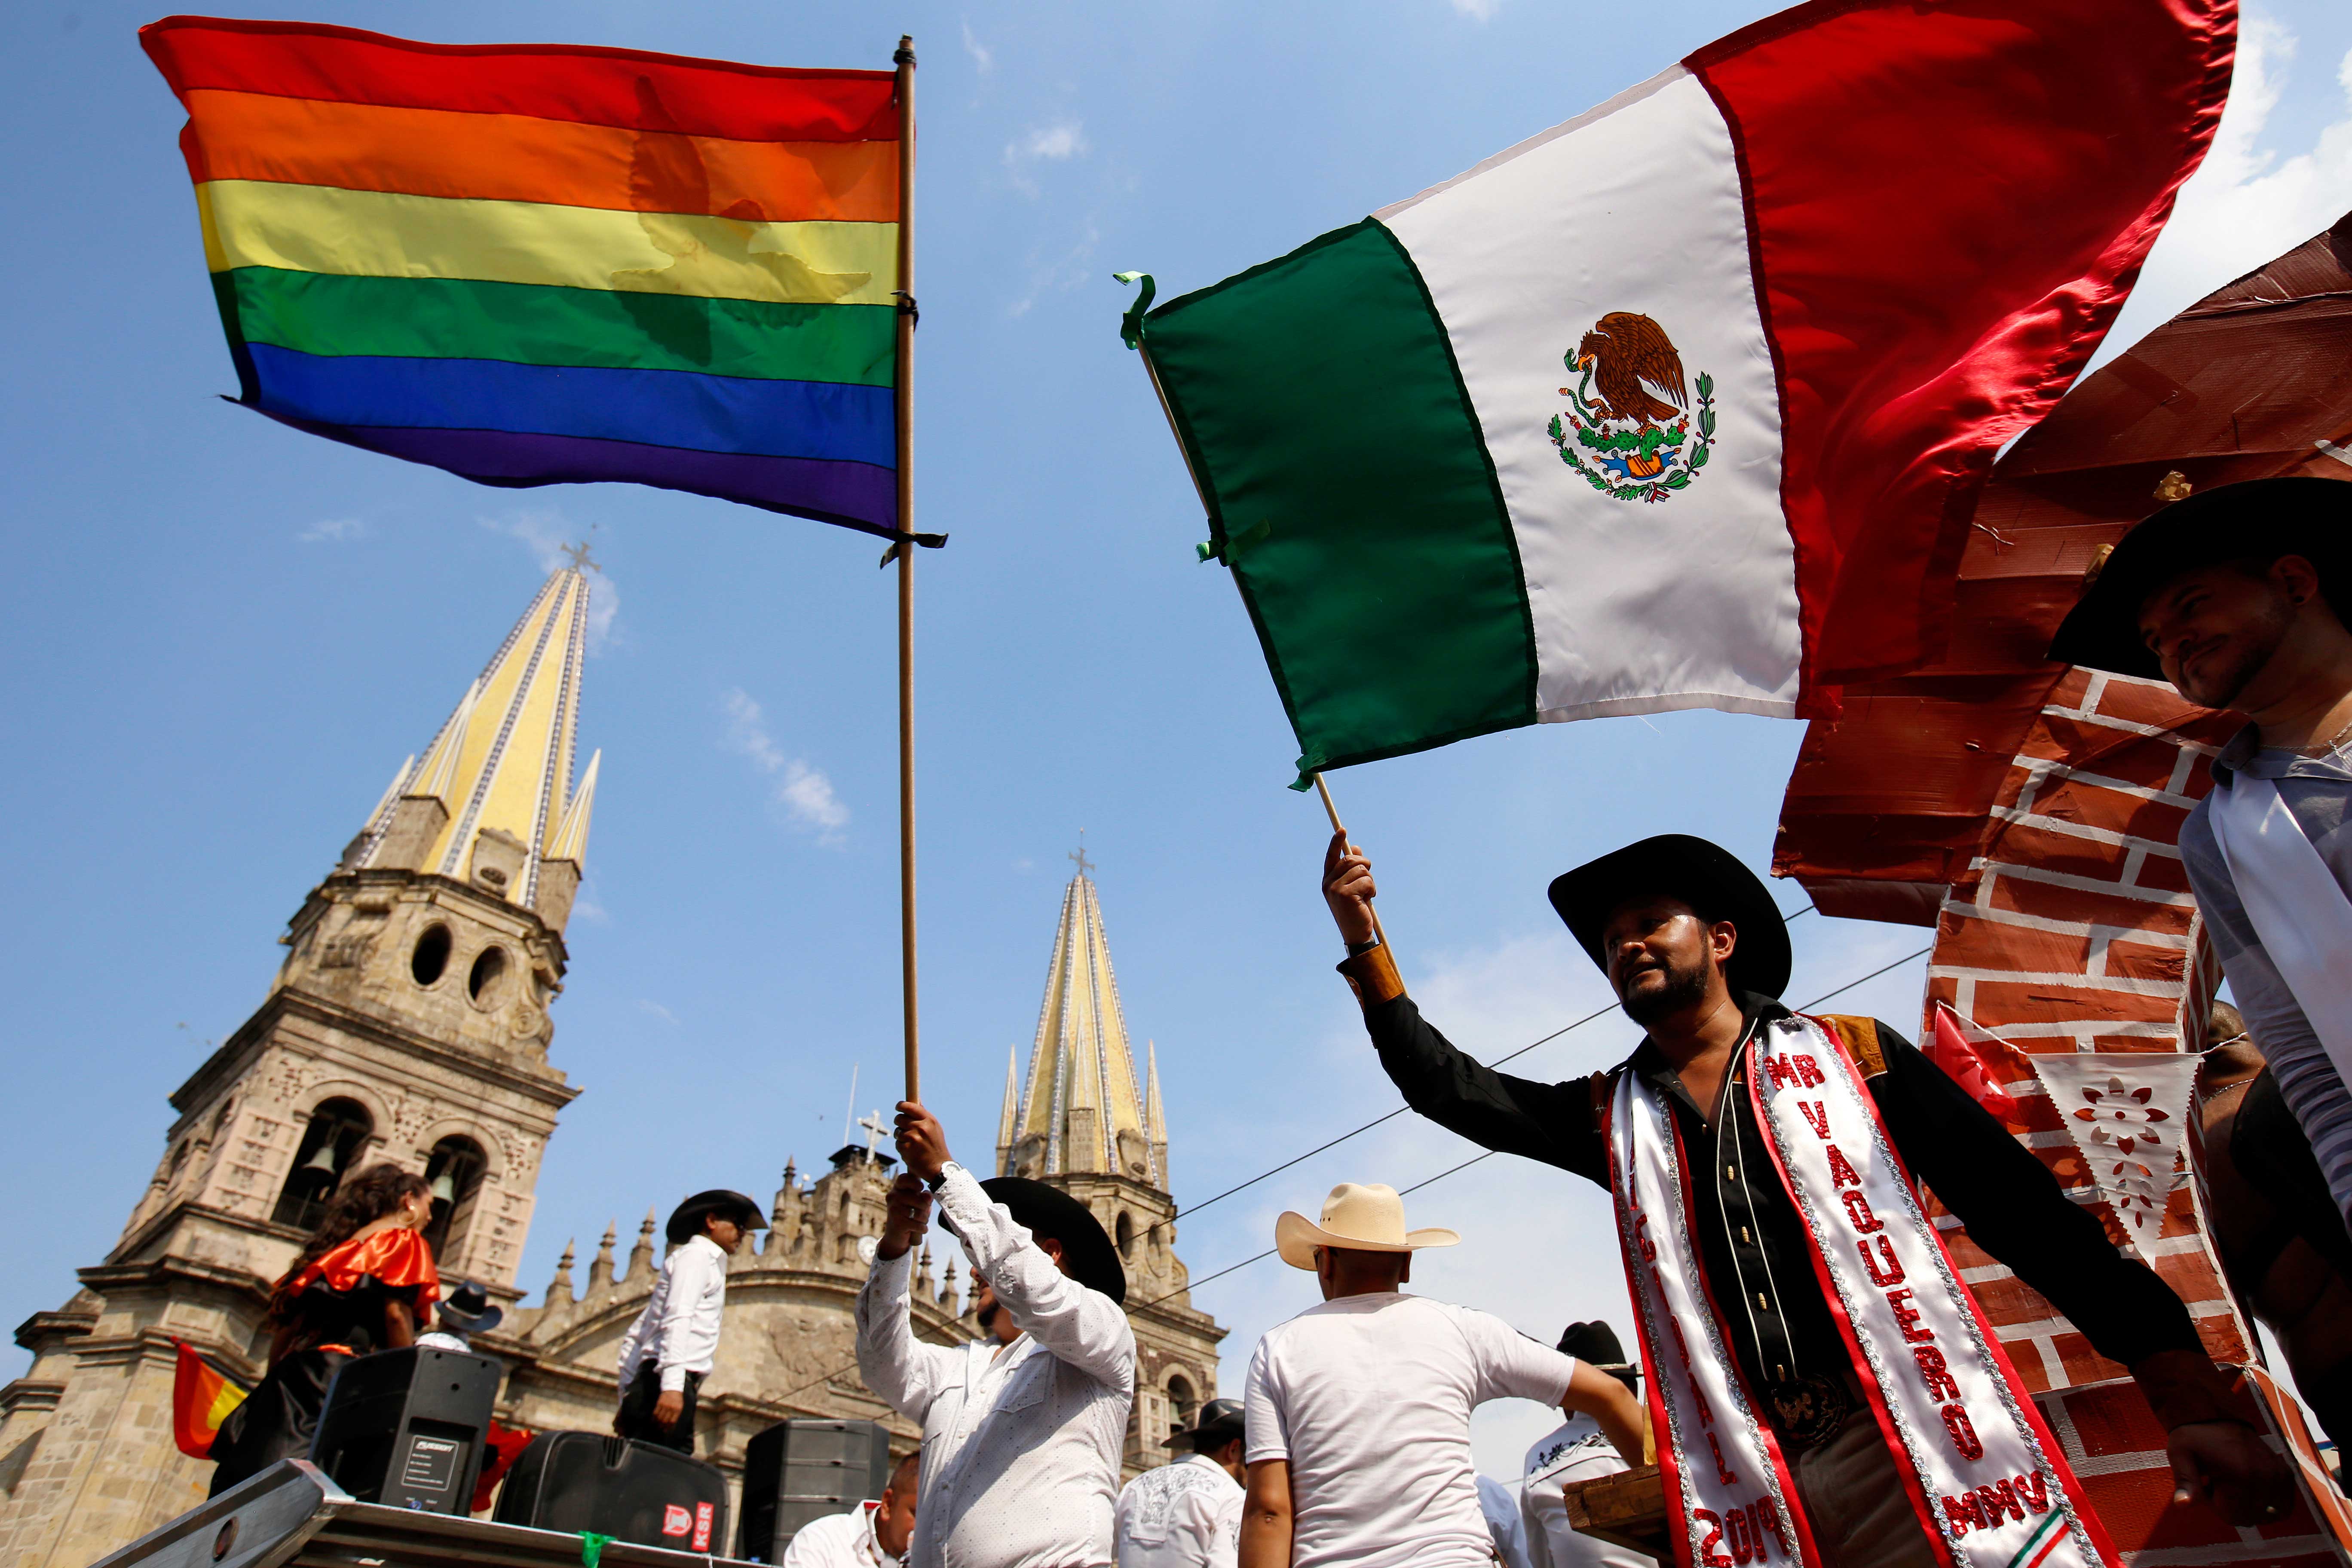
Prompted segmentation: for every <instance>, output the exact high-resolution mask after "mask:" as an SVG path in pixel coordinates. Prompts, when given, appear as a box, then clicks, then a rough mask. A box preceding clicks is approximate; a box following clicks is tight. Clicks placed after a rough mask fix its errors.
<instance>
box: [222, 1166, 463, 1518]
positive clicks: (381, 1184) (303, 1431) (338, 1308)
mask: <svg viewBox="0 0 2352 1568" xmlns="http://www.w3.org/2000/svg"><path fill="white" fill-rule="evenodd" d="M432 1217H433V1196H432V1192H431V1189H429V1188H427V1187H426V1186H425V1179H424V1178H423V1177H422V1176H419V1175H417V1174H416V1173H415V1172H413V1171H404V1170H402V1169H401V1168H400V1167H399V1166H397V1165H371V1166H370V1167H368V1168H367V1169H366V1170H364V1171H362V1172H360V1173H358V1174H357V1175H355V1176H353V1177H352V1178H351V1179H350V1180H349V1181H347V1182H345V1183H344V1184H342V1185H341V1187H339V1188H337V1189H336V1191H335V1196H334V1199H333V1201H332V1202H331V1203H330V1204H329V1205H327V1217H326V1218H325V1219H323V1220H321V1221H320V1224H319V1228H318V1229H317V1230H316V1231H313V1232H312V1233H311V1235H310V1241H309V1242H308V1243H307V1244H306V1245H305V1246H304V1247H303V1248H302V1255H301V1256H300V1257H299V1258H296V1259H295V1260H294V1267H293V1268H289V1269H288V1270H287V1271H286V1274H285V1277H284V1278H283V1279H279V1280H278V1288H277V1289H276V1290H275V1291H274V1292H273V1293H272V1294H271V1296H270V1300H269V1318H268V1322H269V1325H270V1327H271V1329H272V1330H273V1333H272V1336H271V1339H270V1342H269V1373H268V1376H266V1377H264V1378H263V1379H262V1380H261V1384H260V1386H258V1387H257V1388H256V1389H255V1390H254V1391H253V1393H252V1394H250V1395H248V1396H247V1398H246V1400H245V1402H244V1403H243V1404H241V1405H238V1406H237V1407H236V1409H235V1410H233V1411H231V1412H229V1416H228V1419H227V1420H226V1421H224V1422H222V1423H221V1429H220V1435H219V1436H217V1437H215V1438H214V1439H213V1447H212V1458H213V1460H214V1466H215V1468H214V1470H213V1485H212V1495H213V1496H215V1497H217V1496H219V1495H220V1494H221V1493H222V1492H224V1491H226V1490H227V1489H229V1488H231V1487H233V1486H235V1485H236V1483H237V1482H239V1481H241V1480H244V1479H247V1477H249V1476H254V1475H257V1474H259V1473H260V1472H261V1471H263V1470H266V1469H268V1468H269V1467H270V1466H272V1465H274V1464H276V1463H277V1462H278V1460H280V1459H286V1458H302V1457H303V1456H305V1455H307V1454H308V1453H309V1452H310V1437H311V1434H312V1433H314V1432H315V1431H316V1430H317V1429H318V1426H319V1413H320V1411H321V1410H323V1409H324V1408H325V1407H326V1404H327V1385H328V1384H331V1383H332V1382H333V1381H334V1376H335V1369H336V1368H337V1367H340V1366H341V1365H342V1363H344V1362H346V1361H348V1360H350V1359H351V1358H352V1356H355V1355H367V1354H369V1353H371V1352H375V1351H388V1350H400V1349H402V1348H404V1347H405V1346H407V1345H410V1344H413V1343H415V1340H416V1331H417V1325H418V1324H420V1323H424V1322H428V1321H431V1317H432V1312H433V1303H434V1301H435V1300H436V1299H437V1298H438V1297H439V1296H440V1294H441V1285H440V1279H439V1276H438V1275H437V1273H436V1271H435V1268H434V1266H433V1249H432V1247H428V1246H427V1245H425V1237H423V1236H422V1235H421V1234H420V1233H421V1232H422V1231H423V1230H424V1228H425V1225H426V1224H427V1223H428V1222H429V1221H430V1220H431V1219H432Z"/></svg>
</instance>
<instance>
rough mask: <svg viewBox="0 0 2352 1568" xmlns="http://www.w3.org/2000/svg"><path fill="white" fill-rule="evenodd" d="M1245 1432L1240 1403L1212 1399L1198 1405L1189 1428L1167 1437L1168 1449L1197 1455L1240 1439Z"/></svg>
mask: <svg viewBox="0 0 2352 1568" xmlns="http://www.w3.org/2000/svg"><path fill="white" fill-rule="evenodd" d="M1245 1430H1246V1426H1245V1424H1244V1421H1243V1419H1242V1402H1241V1401H1240V1400H1238V1399H1212V1400H1211V1401H1209V1403H1207V1404H1206V1405H1202V1406H1201V1409H1200V1413H1199V1414H1198V1415H1196V1416H1195V1417H1194V1419H1193V1422H1192V1425H1191V1426H1187V1427H1184V1428H1183V1429H1182V1430H1181V1431H1178V1432H1176V1433H1173V1434H1171V1436H1170V1437H1169V1439H1168V1445H1167V1446H1168V1447H1171V1448H1190V1449H1192V1451H1193V1452H1194V1453H1196V1454H1200V1453H1206V1452H1208V1451H1209V1450H1210V1449H1211V1448H1222V1447H1224V1446H1225V1445H1226V1444H1228V1443H1230V1442H1232V1441H1233V1440H1234V1438H1236V1437H1239V1436H1243V1435H1244V1432H1245Z"/></svg>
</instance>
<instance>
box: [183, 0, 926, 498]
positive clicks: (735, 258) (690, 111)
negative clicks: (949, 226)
mask: <svg viewBox="0 0 2352 1568" xmlns="http://www.w3.org/2000/svg"><path fill="white" fill-rule="evenodd" d="M140 37H141V42H142V45H143V46H144V47H145V48H146V50H147V52H148V55H149V57H150V58H152V59H153V60H154V62H155V64H156V66H157V68H159V69H161V70H162V71H163V75H164V77H165V79H167V80H168V81H169V82H170V84H171V86H172V89H173V92H174V93H175V94H176V95H177V96H178V98H179V99H180V101H181V102H182V104H183V105H184V107H185V108H186V109H187V110H188V115H189V121H188V124H187V127H186V129H185V130H184V132H182V135H181V147H182V151H183V153H184V155H185V157H186V160H187V163H188V170H189V174H190V176H191V178H192V179H193V180H194V184H195V187H196V195H197V203H198V208H199V212H200V215H201V216H202V219H203V227H204V237H205V255H206V259H207V263H208V266H209V268H210V269H211V271H212V272H213V275H214V284H215V295H216V297H217V298H218V300H219V301H220V307H221V315H222V321H223V324H224V327H225V328H226V331H227V335H228V339H229V345H230V350H231V353H232V356H233V358H234V360H235V361H236V368H237V373H238V379H239V384H240V393H239V397H238V401H239V402H241V403H243V404H245V405H247V406H249V407H252V408H253V409H255V410H256V411H257V412H259V413H262V414H265V415H267V416H269V417H271V418H273V419H277V420H278V421H280V422H282V423H284V424H287V425H289V426H294V427H296V428H298V429H303V430H308V431H310V432H313V433H315V434H318V435H322V436H326V437H330V438H331V439H334V440H339V441H343V442H346V443H348V444H350V445H352V446H356V447H363V448H366V449H368V450H371V451H377V452H384V453H388V454H390V455H392V456H395V457H400V458H406V459H408V460H410V461H414V462H420V463H426V464H430V465H432V466H435V467H437V468H445V469H446V470H448V471H449V472H452V473H456V474H459V475H461V476H463V477H465V478H467V479H474V480H477V481H478V482H480V483H484V484H491V485H499V486H509V487H514V486H530V485H541V484H552V483H561V482H577V481H585V480H604V479H619V480H629V481H633V482H635V483H640V484H649V485H656V486H660V487H662V488H665V489H679V490H686V491H689V492H692V493H695V494H700V495H710V496H717V497H720V498H722V499H725V500H735V501H740V502H744V503H746V504H749V505H752V506H758V507H763V508H766V509H769V510H776V511H783V512H790V513H793V514H796V515H799V516H803V517H811V518H815V519H818V520H820V521H827V522H834V523H839V524H842V525H845V526H847V527H851V528H856V529H861V530H863V531H868V532H873V533H881V534H889V533H893V532H895V531H897V526H898V520H897V502H896V487H895V468H896V466H897V450H896V439H895V430H894V426H893V424H892V420H891V409H890V405H891V399H892V392H893V387H894V385H895V381H896V374H897V366H896V360H895V354H894V352H893V343H894V335H895V327H896V322H895V316H896V310H895V306H894V303H893V300H892V298H891V291H892V290H893V289H895V288H896V287H897V286H898V279H897V247H898V231H897V225H896V222H895V220H896V216H897V214H898V183H899V178H900V170H901V160H900V156H899V153H900V149H899V147H898V109H897V103H896V100H895V95H894V82H893V78H892V75H891V73H889V72H887V71H816V70H784V69H772V68H759V67H751V66H740V65H731V64H728V63H725V62H720V61H711V60H694V59H685V58H677V57H673V56H662V55H649V54H642V53H635V52H632V51H625V50H613V49H594V48H577V47H562V46H485V47H448V46H439V45H429V44H418V43H413V42H409V41H406V40H403V39H398V38H391V37H383V36H382V35H378V34H372V33H363V32H358V31H355V30H352V29H350V28H342V27H330V26H310V25H303V24H293V23H255V22H234V21H221V20H215V19H208V18H202V17H172V18H169V19H167V20H165V21H162V22H158V23H155V24H154V25H152V26H149V27H146V28H144V29H142V32H141V35H140Z"/></svg>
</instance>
